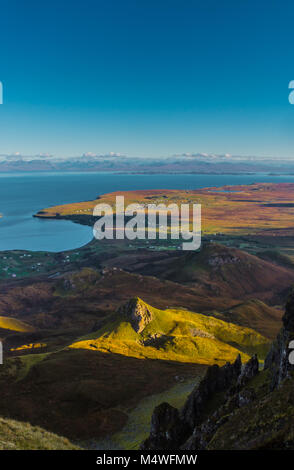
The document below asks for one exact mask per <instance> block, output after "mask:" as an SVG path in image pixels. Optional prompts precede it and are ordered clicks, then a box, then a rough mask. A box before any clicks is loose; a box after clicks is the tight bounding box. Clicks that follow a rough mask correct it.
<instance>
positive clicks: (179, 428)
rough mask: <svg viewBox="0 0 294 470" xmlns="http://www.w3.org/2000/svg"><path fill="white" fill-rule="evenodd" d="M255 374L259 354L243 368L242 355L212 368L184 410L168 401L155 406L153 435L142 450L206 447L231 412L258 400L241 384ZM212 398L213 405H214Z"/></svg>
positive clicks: (194, 391) (252, 392)
mask: <svg viewBox="0 0 294 470" xmlns="http://www.w3.org/2000/svg"><path fill="white" fill-rule="evenodd" d="M256 374H258V360H257V357H256V356H253V357H252V358H251V359H250V360H249V361H248V363H247V364H245V365H244V366H243V367H242V363H241V358H240V355H239V356H238V357H237V359H236V361H235V362H234V363H233V364H230V363H227V364H226V365H224V366H223V367H219V366H217V365H213V366H211V367H209V368H208V369H207V372H206V375H205V377H204V378H203V379H202V381H201V382H200V384H199V386H197V387H195V389H194V390H193V391H192V393H191V394H190V396H189V397H188V399H187V401H186V403H185V405H184V407H183V409H182V410H181V411H179V410H177V409H175V408H173V407H171V406H170V405H169V404H167V403H162V404H161V405H159V406H158V407H157V408H155V410H154V413H153V416H152V419H151V430H150V436H149V437H148V439H146V441H145V442H144V443H143V444H142V446H141V449H142V450H148V449H153V450H154V449H158V450H160V449H164V450H167V449H180V448H181V449H186V450H195V449H196V450H200V449H205V448H206V446H207V445H208V443H209V442H210V440H211V438H212V436H213V435H214V434H215V432H216V431H217V430H218V428H219V427H220V426H222V425H223V424H224V423H225V422H226V420H227V419H228V417H229V415H230V413H232V412H233V411H234V410H235V409H236V408H241V407H243V406H245V405H248V404H249V403H251V402H252V401H254V400H255V398H256V395H255V392H254V390H252V389H250V388H249V389H246V390H244V389H242V387H244V385H245V384H246V383H247V382H248V381H249V380H250V379H251V378H253V377H254V376H255V375H256ZM213 401H215V404H214V408H213V407H212V406H211V404H212V402H213Z"/></svg>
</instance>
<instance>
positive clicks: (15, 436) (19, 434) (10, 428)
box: [0, 418, 79, 450]
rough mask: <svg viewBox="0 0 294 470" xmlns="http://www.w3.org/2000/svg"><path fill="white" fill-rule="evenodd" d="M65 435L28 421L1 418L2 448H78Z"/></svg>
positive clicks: (0, 446) (0, 447) (0, 444)
mask: <svg viewBox="0 0 294 470" xmlns="http://www.w3.org/2000/svg"><path fill="white" fill-rule="evenodd" d="M78 449H79V447H77V446H75V445H73V444H72V443H71V442H70V441H69V440H68V439H66V438H65V437H61V436H57V435H56V434H53V433H50V432H47V431H45V430H44V429H42V428H39V427H36V426H31V425H30V424H28V423H22V422H19V421H14V420H12V419H4V418H0V450H78Z"/></svg>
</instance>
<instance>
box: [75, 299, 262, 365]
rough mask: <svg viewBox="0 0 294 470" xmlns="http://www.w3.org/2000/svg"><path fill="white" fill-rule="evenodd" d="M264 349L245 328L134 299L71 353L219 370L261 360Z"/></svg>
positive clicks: (78, 342)
mask: <svg viewBox="0 0 294 470" xmlns="http://www.w3.org/2000/svg"><path fill="white" fill-rule="evenodd" d="M268 346H269V340H268V339H266V338H265V337H263V336H261V335H260V334H259V333H256V332H255V331H253V330H251V329H249V328H244V327H240V326H237V325H235V324H232V323H227V322H224V321H222V320H219V319H216V318H214V317H212V316H206V315H201V314H197V313H193V312H189V311H187V310H183V309H167V310H159V309H156V308H154V307H151V306H150V305H148V304H146V303H145V302H144V301H142V300H141V299H139V298H134V299H131V300H130V301H129V302H127V303H126V304H125V305H123V306H122V307H121V308H120V309H119V310H118V311H117V314H116V315H115V316H114V318H113V319H112V321H111V322H109V323H107V324H106V325H104V326H103V327H102V328H101V329H100V330H98V331H96V332H94V333H92V334H91V335H88V336H86V337H85V338H83V339H81V340H79V341H77V342H75V343H73V344H72V345H71V346H70V347H71V348H74V349H90V350H91V349H92V350H97V351H101V352H109V353H115V354H122V355H125V356H128V357H137V358H141V359H145V358H148V359H163V360H172V361H178V362H195V363H198V364H212V363H219V364H224V363H225V362H227V361H232V360H234V358H235V357H236V356H237V355H238V353H239V352H241V356H243V358H244V359H248V354H251V353H253V352H258V353H259V355H260V357H264V354H265V353H266V351H267V349H268Z"/></svg>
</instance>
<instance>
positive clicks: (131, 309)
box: [118, 297, 152, 333]
mask: <svg viewBox="0 0 294 470" xmlns="http://www.w3.org/2000/svg"><path fill="white" fill-rule="evenodd" d="M118 312H119V314H121V315H124V316H126V317H127V319H128V321H130V323H131V325H132V327H133V328H134V330H135V331H136V333H141V332H142V331H143V330H144V328H145V327H146V326H147V325H148V323H150V322H151V321H152V312H151V311H150V310H149V309H148V307H147V305H146V304H145V303H144V302H142V301H141V300H140V299H139V298H138V297H136V298H134V299H131V300H129V301H128V302H127V303H126V304H124V305H122V306H121V307H120V308H119V310H118Z"/></svg>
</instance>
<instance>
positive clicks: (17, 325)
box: [0, 316, 34, 333]
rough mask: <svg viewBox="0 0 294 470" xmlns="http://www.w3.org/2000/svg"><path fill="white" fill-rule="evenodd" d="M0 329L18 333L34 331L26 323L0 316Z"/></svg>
mask: <svg viewBox="0 0 294 470" xmlns="http://www.w3.org/2000/svg"><path fill="white" fill-rule="evenodd" d="M0 328H2V329H3V330H12V331H19V332H21V333H26V332H31V331H34V328H33V327H32V326H30V325H28V324H27V323H25V322H23V321H21V320H17V319H16V318H11V317H1V316H0Z"/></svg>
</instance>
